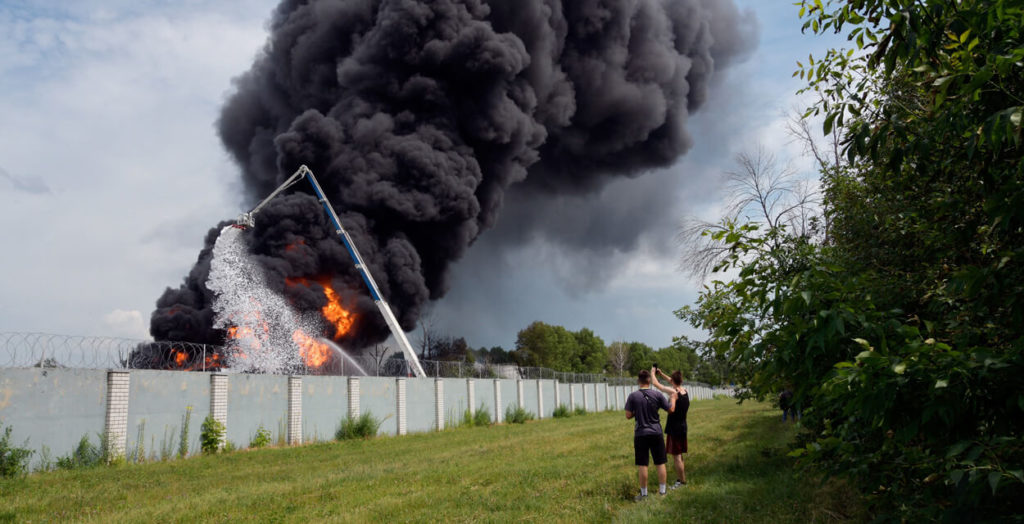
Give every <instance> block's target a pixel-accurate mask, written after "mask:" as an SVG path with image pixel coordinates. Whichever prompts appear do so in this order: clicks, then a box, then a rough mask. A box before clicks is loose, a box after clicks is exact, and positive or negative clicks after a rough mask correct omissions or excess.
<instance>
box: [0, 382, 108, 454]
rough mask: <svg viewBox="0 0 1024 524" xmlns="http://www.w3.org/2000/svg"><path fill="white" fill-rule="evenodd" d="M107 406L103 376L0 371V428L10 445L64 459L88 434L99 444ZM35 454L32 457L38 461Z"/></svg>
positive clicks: (105, 383) (105, 384)
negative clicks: (0, 426)
mask: <svg viewBox="0 0 1024 524" xmlns="http://www.w3.org/2000/svg"><path fill="white" fill-rule="evenodd" d="M106 406H107V372H106V371H104V370H91V369H89V370H87V369H39V368H29V369H4V370H0V424H3V425H4V426H11V427H12V432H11V443H12V445H15V446H21V445H22V443H24V442H25V440H26V439H28V447H29V448H30V449H35V450H39V449H42V447H43V446H46V447H47V448H49V449H50V451H51V454H52V455H53V456H54V457H57V456H60V455H65V454H67V453H68V452H69V451H70V450H71V449H73V448H74V447H75V445H76V444H78V441H79V440H81V438H82V436H83V435H88V436H89V439H90V440H91V441H92V442H93V444H97V445H98V444H99V442H98V440H99V439H98V438H97V436H96V435H97V434H98V433H102V432H103V425H104V421H105V418H106ZM38 457H39V454H38V453H36V454H35V455H34V457H33V459H34V460H38Z"/></svg>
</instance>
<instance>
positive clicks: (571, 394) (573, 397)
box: [569, 382, 576, 411]
mask: <svg viewBox="0 0 1024 524" xmlns="http://www.w3.org/2000/svg"><path fill="white" fill-rule="evenodd" d="M574 385H575V384H573V383H572V382H570V383H569V409H571V410H572V411H576V388H574V387H573V386H574Z"/></svg>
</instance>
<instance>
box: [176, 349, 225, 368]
mask: <svg viewBox="0 0 1024 524" xmlns="http://www.w3.org/2000/svg"><path fill="white" fill-rule="evenodd" d="M171 359H172V360H173V361H174V366H175V368H176V369H179V370H181V371H211V370H216V369H220V368H221V365H222V364H221V358H220V354H219V353H210V354H208V355H206V358H205V359H204V360H203V361H201V362H193V364H192V365H190V366H186V365H185V364H188V362H189V360H193V359H192V358H191V357H190V356H189V354H188V353H187V352H185V351H182V350H180V349H178V348H171Z"/></svg>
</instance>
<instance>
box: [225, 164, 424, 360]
mask: <svg viewBox="0 0 1024 524" xmlns="http://www.w3.org/2000/svg"><path fill="white" fill-rule="evenodd" d="M303 177H305V178H307V179H308V180H309V183H310V184H312V186H313V191H314V192H315V193H316V198H317V199H318V200H319V201H320V205H322V206H323V207H324V211H325V212H327V217H328V218H330V219H331V223H332V224H333V225H334V232H335V233H337V235H338V238H340V239H341V243H342V244H344V245H345V249H346V250H347V251H348V254H349V256H351V257H352V261H353V262H355V264H356V269H357V270H359V275H360V276H362V277H363V282H366V287H368V288H369V289H370V297H372V298H373V302H374V303H375V304H377V309H379V310H380V314H381V315H383V316H384V322H386V323H387V324H388V328H390V329H391V334H392V335H393V336H394V337H395V340H396V341H397V342H398V346H399V347H401V348H402V353H403V354H404V355H405V360H406V362H408V363H409V365H410V366H411V367H412V371H413V373H415V374H416V376H417V377H425V376H426V373H424V372H423V367H421V366H420V360H419V359H418V358H416V353H415V352H413V350H412V345H410V344H409V339H408V338H406V336H405V332H404V331H402V326H400V325H398V319H396V318H395V314H394V313H392V312H391V306H389V305H388V303H387V301H385V300H384V297H382V296H381V295H380V289H379V288H377V281H375V280H374V279H373V275H371V274H370V270H369V268H367V267H366V264H365V263H363V257H362V256H360V255H359V250H358V249H357V248H356V245H355V243H354V242H352V237H350V236H349V234H348V231H345V228H344V227H342V225H341V220H339V219H338V215H337V213H335V212H334V208H333V207H331V203H330V202H329V201H328V200H327V196H326V195H324V191H323V189H321V188H320V183H319V182H317V180H316V177H315V176H313V171H311V170H310V169H309V168H308V167H306V166H302V167H300V168H299V169H298V170H297V171H296V172H295V173H294V174H292V176H290V177H288V180H285V181H284V183H283V184H281V185H280V186H278V188H277V189H275V190H274V192H272V193H270V195H269V196H267V198H264V199H263V201H262V202H260V203H259V204H258V205H257V206H256V207H254V208H252V211H249V212H248V213H242V214H241V215H240V216H239V217H238V225H240V226H246V227H253V225H254V223H255V222H254V220H253V216H254V215H256V213H258V212H259V211H260V209H262V208H263V206H265V205H266V204H267V202H270V201H271V200H273V199H274V197H276V196H277V195H279V194H281V192H282V191H284V190H285V189H288V188H289V187H291V186H293V185H295V184H296V183H297V182H298V181H299V180H301V179H302V178H303Z"/></svg>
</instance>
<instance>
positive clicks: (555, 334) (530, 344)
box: [513, 321, 576, 371]
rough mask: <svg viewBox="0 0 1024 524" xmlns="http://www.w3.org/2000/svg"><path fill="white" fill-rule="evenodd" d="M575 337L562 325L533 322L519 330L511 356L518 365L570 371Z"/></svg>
mask: <svg viewBox="0 0 1024 524" xmlns="http://www.w3.org/2000/svg"><path fill="white" fill-rule="evenodd" d="M575 355H576V338H575V337H574V336H573V334H572V333H571V332H570V331H569V330H567V329H565V328H564V327H562V326H552V325H549V324H545V323H544V322H540V321H537V322H534V323H532V324H530V325H529V326H527V327H526V328H525V329H523V330H522V331H520V332H519V335H518V336H517V337H516V349H515V351H514V352H513V358H514V359H515V361H516V364H518V365H520V366H531V367H545V368H551V369H554V370H557V371H572V370H573V369H572V360H573V358H574V356H575Z"/></svg>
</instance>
